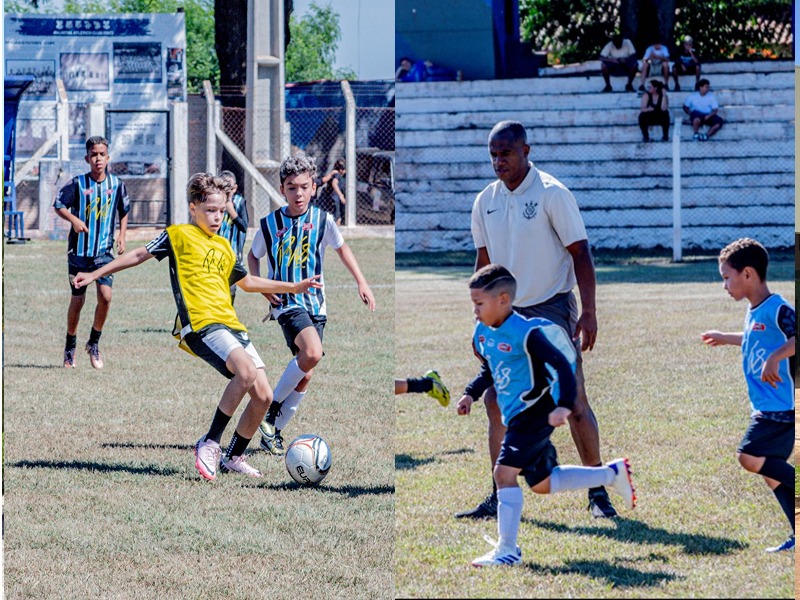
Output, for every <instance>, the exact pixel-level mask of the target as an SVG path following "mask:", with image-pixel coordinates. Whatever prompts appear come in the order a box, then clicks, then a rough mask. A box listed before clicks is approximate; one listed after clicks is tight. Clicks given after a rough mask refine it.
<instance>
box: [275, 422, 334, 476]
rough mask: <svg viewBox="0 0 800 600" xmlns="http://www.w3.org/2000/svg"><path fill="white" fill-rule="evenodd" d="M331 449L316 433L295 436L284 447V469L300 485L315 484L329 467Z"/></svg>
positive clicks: (326, 473)
mask: <svg viewBox="0 0 800 600" xmlns="http://www.w3.org/2000/svg"><path fill="white" fill-rule="evenodd" d="M331 460H332V457H331V449H330V448H329V447H328V444H327V442H325V440H323V439H322V438H321V437H319V436H318V435H314V434H310V433H307V434H304V435H300V436H297V437H296V438H295V439H293V440H292V443H291V444H289V447H288V448H287V449H286V457H285V461H286V470H287V471H289V475H291V476H292V479H294V480H295V481H296V482H297V483H299V484H301V485H317V484H319V482H321V481H322V480H323V479H325V477H326V476H327V475H328V471H330V468H331Z"/></svg>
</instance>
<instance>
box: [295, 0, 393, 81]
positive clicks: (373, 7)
mask: <svg viewBox="0 0 800 600" xmlns="http://www.w3.org/2000/svg"><path fill="white" fill-rule="evenodd" d="M312 3H313V4H317V5H318V6H331V7H332V8H333V10H334V11H336V12H337V13H338V14H339V27H340V29H341V30H342V40H341V41H340V42H339V48H338V51H337V54H336V63H335V64H334V67H336V68H344V67H346V68H349V69H352V70H353V71H355V73H356V75H358V78H359V79H364V80H368V79H394V71H395V64H394V0H294V15H295V16H296V17H301V16H302V15H303V14H305V13H306V12H308V7H309V6H310V5H311V4H312Z"/></svg>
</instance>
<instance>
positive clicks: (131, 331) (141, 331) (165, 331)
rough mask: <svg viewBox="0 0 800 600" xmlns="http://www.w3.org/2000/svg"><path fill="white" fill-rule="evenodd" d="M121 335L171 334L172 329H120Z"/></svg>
mask: <svg viewBox="0 0 800 600" xmlns="http://www.w3.org/2000/svg"><path fill="white" fill-rule="evenodd" d="M120 332H121V333H170V332H171V330H170V329H164V328H163V327H133V328H130V329H120Z"/></svg>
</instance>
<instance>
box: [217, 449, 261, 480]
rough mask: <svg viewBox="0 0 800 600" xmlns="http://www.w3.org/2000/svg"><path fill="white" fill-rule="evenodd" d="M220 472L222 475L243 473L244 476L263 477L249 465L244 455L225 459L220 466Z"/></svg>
mask: <svg viewBox="0 0 800 600" xmlns="http://www.w3.org/2000/svg"><path fill="white" fill-rule="evenodd" d="M219 471H220V473H241V474H242V475H249V476H250V477H261V476H262V475H261V471H259V470H258V469H255V468H253V467H251V466H250V465H248V464H247V462H246V461H245V459H244V454H242V455H241V456H232V457H230V458H223V459H222V462H221V463H220V465H219Z"/></svg>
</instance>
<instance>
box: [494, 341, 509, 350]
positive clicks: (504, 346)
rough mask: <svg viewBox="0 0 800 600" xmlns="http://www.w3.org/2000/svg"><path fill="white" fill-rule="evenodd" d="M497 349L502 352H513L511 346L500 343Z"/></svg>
mask: <svg viewBox="0 0 800 600" xmlns="http://www.w3.org/2000/svg"><path fill="white" fill-rule="evenodd" d="M497 349H498V350H500V352H511V344H506V343H505V342H500V343H499V344H497Z"/></svg>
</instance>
